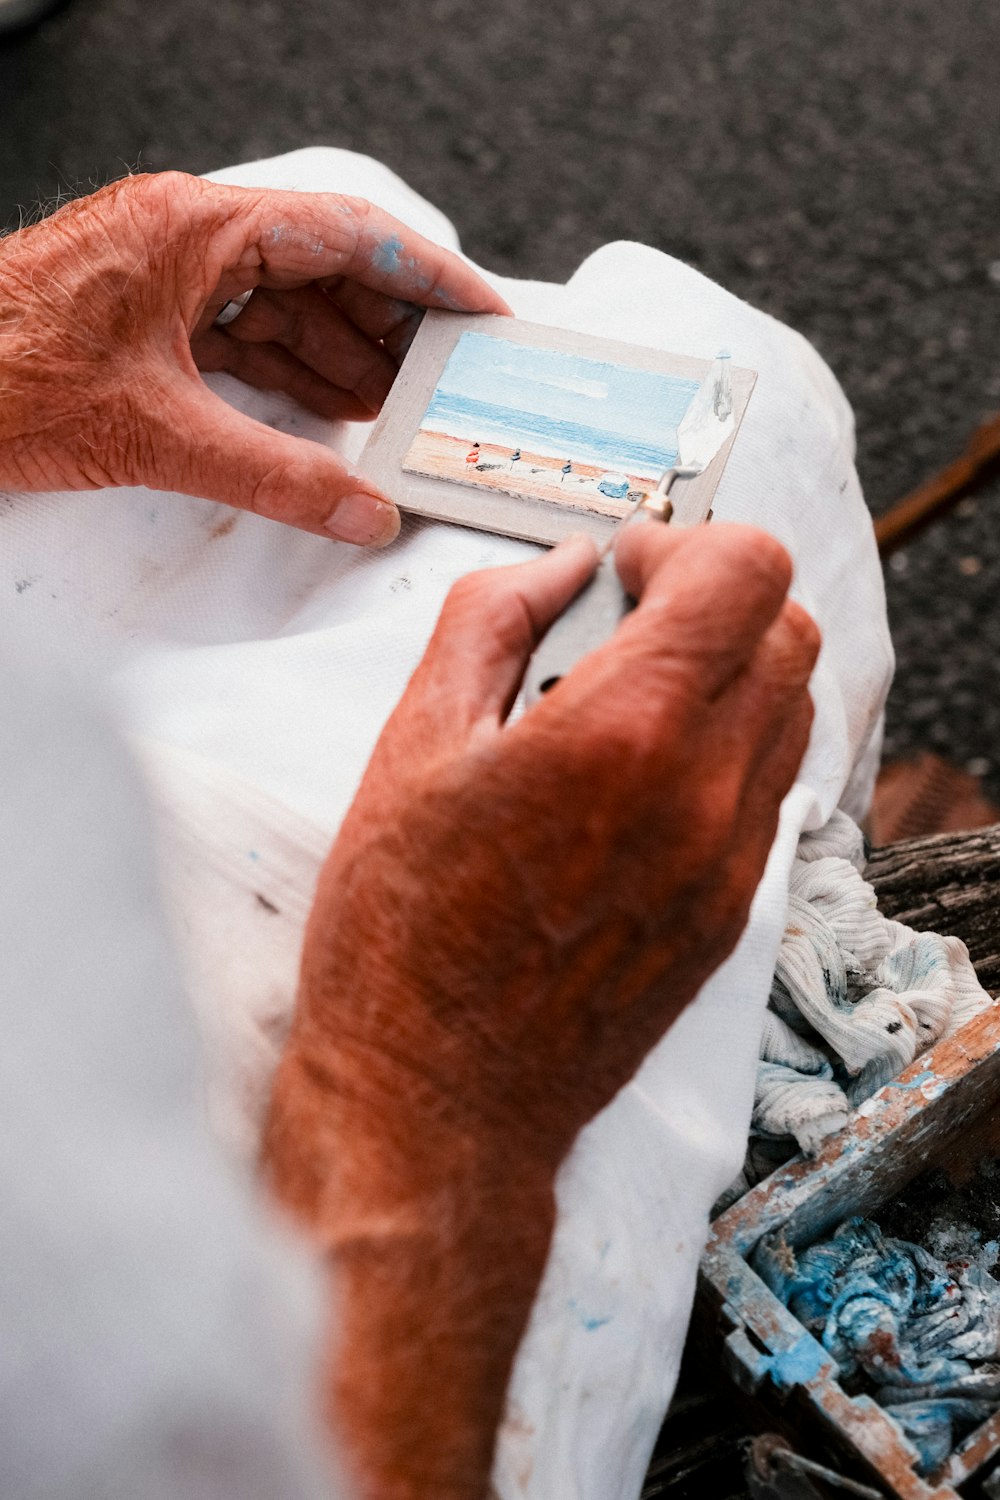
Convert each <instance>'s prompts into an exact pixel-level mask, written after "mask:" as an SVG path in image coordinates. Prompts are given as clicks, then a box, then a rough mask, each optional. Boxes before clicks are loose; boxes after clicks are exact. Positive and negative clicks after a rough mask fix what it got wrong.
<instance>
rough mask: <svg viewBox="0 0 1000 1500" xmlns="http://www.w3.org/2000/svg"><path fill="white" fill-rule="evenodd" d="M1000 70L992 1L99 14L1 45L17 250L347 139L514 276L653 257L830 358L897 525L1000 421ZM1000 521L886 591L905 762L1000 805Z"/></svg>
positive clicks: (123, 2)
mask: <svg viewBox="0 0 1000 1500" xmlns="http://www.w3.org/2000/svg"><path fill="white" fill-rule="evenodd" d="M998 56H1000V7H998V6H997V5H996V4H995V0H948V3H947V4H942V3H941V0H879V3H873V0H823V3H822V4H811V5H810V4H806V5H803V4H799V3H796V0H755V3H754V4H753V5H747V4H745V3H742V0H692V3H690V4H688V5H682V4H680V3H679V0H602V3H597V0H546V3H544V4H541V3H539V0H496V3H494V4H493V5H489V4H470V3H466V0H381V3H371V4H362V3H358V0H356V3H354V4H351V3H349V0H299V3H294V0H286V3H278V0H212V3H211V4H206V3H204V0H166V3H150V0H146V3H139V0H71V3H70V4H69V5H68V6H66V7H65V8H64V9H62V10H61V11H60V12H58V13H56V14H54V15H52V16H50V17H49V18H48V19H47V20H46V21H44V22H42V23H41V25H40V26H38V27H37V28H36V29H35V30H33V31H30V32H26V33H24V34H22V35H19V36H17V37H14V38H7V39H0V223H4V222H6V223H8V224H16V223H17V222H18V215H19V213H20V211H21V210H22V209H23V210H27V211H28V212H29V213H30V212H32V211H34V210H35V209H37V207H38V205H39V204H43V205H47V204H50V203H51V202H52V201H53V200H55V199H57V198H58V197H59V196H60V195H63V194H72V193H75V192H78V191H81V190H86V189H87V187H88V186H91V185H95V186H96V185H99V184H101V183H102V182H105V181H108V180H110V179H111V178H113V177H116V176H118V175H120V174H121V173H122V172H123V171H125V170H127V169H130V168H135V167H141V168H144V169H149V170H156V169H162V168H166V167H181V168H184V169H186V170H189V171H193V172H201V171H207V170H209V169H210V168H213V167H218V166H222V165H225V164H228V163H231V162H234V161H240V160H246V159H250V158H254V157H259V156H266V155H271V154H274V153H277V152H280V151H285V150H289V149H292V148H294V147H298V146H302V145H309V144H316V143H325V144H333V145H343V146H350V147H353V148H354V149H356V150H360V151H366V152H369V153H371V154H372V155H374V156H377V157H380V158H381V159H382V160H384V161H386V162H387V163H388V164H389V165H390V166H391V167H393V168H394V169H395V170H396V171H397V172H399V173H400V174H401V175H402V176H403V177H405V178H406V179H407V180H408V181H410V182H411V183H412V184H413V185H414V186H415V187H416V188H417V189H418V190H420V191H421V192H423V193H424V194H426V195H427V196H428V197H429V198H430V199H432V200H433V201H434V202H436V203H438V204H439V205H440V206H441V207H442V208H443V209H444V210H445V212H446V213H448V214H449V215H450V217H451V218H452V219H453V220H454V221H455V223H456V224H457V225H458V227H459V230H460V232H461V235H462V239H463V243H464V245H465V247H466V249H467V250H468V251H469V252H470V253H471V254H472V255H473V256H474V257H475V258H476V259H477V260H479V261H480V262H481V263H483V264H484V265H487V266H491V267H493V268H495V269H497V270H499V271H505V272H508V273H513V274H515V275H525V276H532V277H548V278H560V279H561V278H565V277H566V276H568V275H569V274H570V273H571V272H572V271H573V269H574V268H575V267H576V265H577V264H578V263H579V262H580V260H581V259H582V258H583V257H584V256H585V255H587V254H588V253H589V252H590V251H591V250H593V249H594V248H596V247H597V246H598V245H600V244H603V243H604V242H605V241H607V240H609V239H614V238H623V237H624V238H633V239H639V240H644V241H646V242H648V243H649V244H652V245H656V246H659V247H660V248H661V249H664V250H666V251H669V252H670V253H672V254H674V255H678V256H680V257H682V258H683V259H685V260H687V261H689V262H691V263H692V264H694V265H696V266H698V267H699V269H700V270H702V271H704V272H705V273H706V274H707V275H709V276H712V277H714V278H716V279H717V280H718V281H720V282H723V283H724V284H725V285H726V286H728V287H730V288H731V289H732V290H734V291H735V292H737V293H739V294H740V295H741V296H743V297H745V298H747V299H748V300H749V301H751V302H754V303H756V304H758V305H759V306H762V307H764V308H766V309H767V310H768V311H770V312H772V313H774V314H775V315H776V316H778V317H779V318H782V319H784V320H785V321H787V322H789V323H791V324H793V325H794V326H795V327H797V328H798V329H800V330H801V331H802V332H803V333H804V334H805V335H806V336H807V337H808V338H810V339H811V340H812V341H813V342H814V343H815V344H816V345H817V347H818V348H819V349H820V351H821V352H822V354H823V355H824V356H825V358H826V359H827V360H828V361H829V363H830V364H831V366H832V367H833V369H834V370H835V372H836V373H837V375H838V376H839V378H840V380H841V382H842V383H843V385H844V387H845V389H846V391H847V393H848V396H849V397H850V399H851V401H852V403H853V405H854V408H855V411H856V413H857V423H858V464H859V468H860V472H861V477H862V481H863V483H864V486H865V491H866V494H867V496H868V501H869V504H870V506H871V508H872V510H873V511H874V512H876V513H878V512H881V511H884V510H885V509H886V508H887V507H888V506H889V505H890V504H891V503H892V502H893V501H894V500H896V499H897V498H899V497H900V496H901V495H903V494H904V493H905V492H906V491H907V490H909V489H910V488H911V487H913V486H914V485H916V484H917V483H919V482H920V481H921V480H923V479H924V478H925V477H927V476H928V475H929V474H930V473H931V472H933V471H934V470H935V469H937V468H938V467H940V466H942V465H943V464H945V463H946V462H947V461H948V460H949V459H951V458H952V457H953V456H954V455H955V454H957V452H958V451H959V450H960V449H961V448H962V447H963V446H964V443H965V439H966V437H967V435H968V433H969V431H970V430H971V428H972V427H974V426H975V425H976V424H977V423H978V422H980V421H982V420H983V419H984V418H986V417H987V416H989V415H990V414H991V413H993V412H995V411H996V410H997V409H998V408H1000V364H998V360H997V350H998V338H997V333H998V327H1000V208H998V204H1000V195H998V189H1000V86H998V77H1000V74H998ZM780 483H781V476H780V474H776V475H775V484H776V485H777V484H780ZM998 507H1000V485H996V484H995V485H993V486H992V488H990V489H988V490H986V491H984V492H983V493H982V494H981V495H979V496H978V497H977V498H976V499H975V500H974V501H969V502H966V504H965V505H964V506H963V509H962V513H961V514H958V515H954V516H953V517H952V518H951V519H950V520H948V521H947V522H945V523H943V524H941V525H939V526H937V527H936V528H935V529H933V530H932V531H930V532H928V533H926V534H925V535H924V536H923V537H922V538H920V539H918V540H917V541H915V542H913V543H912V544H911V545H910V546H908V547H907V548H906V550H905V551H904V552H901V553H900V554H898V556H897V557H896V558H894V559H893V561H892V565H891V566H890V567H889V568H888V570H887V576H886V583H887V589H888V597H889V607H890V616H891V621H892V627H893V633H894V637H895V641H896V647H897V652H898V658H899V665H898V671H897V677H896V682H895V686H894V688H893V693H892V697H891V700H890V708H889V721H888V733H887V743H886V750H887V754H892V755H905V754H911V753H916V752H917V751H919V750H921V749H925V748H931V749H935V750H937V751H939V752H940V753H943V754H945V755H948V756H950V757H951V758H952V759H954V760H955V761H956V762H957V763H958V764H959V765H966V766H969V767H970V768H971V769H974V770H975V771H977V772H979V773H983V774H985V776H986V783H987V788H988V790H989V791H990V793H991V794H992V795H993V797H994V798H995V799H997V800H1000V603H998V601H997V599H996V593H997V584H998V581H1000V546H998V544H997V541H996V525H995V520H994V518H995V517H996V515H997V511H998ZM831 524H835V518H831Z"/></svg>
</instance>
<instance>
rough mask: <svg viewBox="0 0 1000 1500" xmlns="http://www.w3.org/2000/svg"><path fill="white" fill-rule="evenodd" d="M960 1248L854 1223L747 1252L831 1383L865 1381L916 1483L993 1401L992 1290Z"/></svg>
mask: <svg viewBox="0 0 1000 1500" xmlns="http://www.w3.org/2000/svg"><path fill="white" fill-rule="evenodd" d="M925 1076H926V1077H929V1078H933V1077H934V1075H933V1074H926V1075H925ZM968 1240H969V1244H968V1246H965V1247H960V1248H959V1250H958V1251H957V1252H953V1251H952V1250H951V1249H949V1251H948V1257H949V1258H948V1259H947V1260H943V1259H940V1258H938V1257H937V1256H934V1255H932V1254H931V1253H930V1251H928V1250H926V1249H924V1247H923V1246H921V1245H915V1244H911V1243H910V1242H909V1241H908V1240H897V1239H886V1238H884V1237H883V1235H882V1232H881V1230H880V1229H879V1227H878V1225H877V1224H874V1223H872V1222H871V1221H870V1220H868V1219H859V1218H856V1219H847V1220H845V1221H844V1223H843V1224H841V1225H840V1226H839V1228H838V1229H837V1230H836V1231H835V1233H834V1234H833V1236H832V1237H831V1238H830V1239H827V1240H823V1241H820V1242H819V1243H818V1244H815V1245H812V1246H811V1247H810V1248H809V1249H807V1250H805V1251H803V1252H802V1253H801V1255H796V1253H795V1251H794V1250H793V1249H792V1248H791V1246H790V1245H789V1244H788V1242H787V1240H786V1239H785V1237H784V1234H783V1233H782V1232H781V1231H778V1232H777V1233H775V1234H773V1235H769V1236H765V1238H764V1239H763V1240H762V1241H761V1243H760V1245H759V1246H758V1247H757V1250H756V1251H755V1253H754V1265H755V1268H756V1270H757V1271H758V1272H759V1274H760V1275H761V1277H762V1278H763V1280H764V1281H765V1282H766V1283H767V1285H768V1286H769V1287H770V1288H771V1290H772V1291H773V1292H774V1293H775V1295H776V1296H778V1297H780V1298H781V1300H782V1301H783V1302H784V1303H785V1304H786V1306H787V1307H788V1308H789V1310H790V1312H792V1313H793V1315H794V1316H795V1317H796V1318H798V1320H799V1322H800V1323H801V1324H802V1325H803V1327H804V1328H805V1329H806V1330H807V1332H808V1333H809V1334H812V1335H813V1336H814V1339H819V1340H820V1341H821V1343H822V1346H823V1348H824V1349H825V1350H826V1351H827V1352H828V1353H829V1354H830V1355H832V1356H833V1359H834V1360H835V1361H836V1364H837V1368H838V1371H839V1373H840V1375H841V1377H844V1378H850V1377H852V1376H866V1377H867V1378H868V1380H869V1381H870V1382H871V1389H872V1391H873V1394H874V1396H875V1400H876V1401H878V1402H879V1404H880V1405H882V1406H884V1407H885V1408H886V1409H887V1410H889V1412H890V1415H892V1416H893V1417H894V1418H895V1419H896V1420H897V1421H899V1422H900V1424H901V1426H902V1427H903V1429H904V1431H905V1432H906V1434H907V1436H908V1437H909V1438H910V1439H911V1441H912V1442H913V1443H914V1446H915V1447H916V1449H917V1451H918V1454H919V1455H920V1457H919V1465H918V1466H919V1469H920V1472H921V1473H927V1472H929V1470H930V1469H931V1468H933V1467H934V1466H935V1465H936V1464H937V1463H940V1462H941V1461H942V1459H943V1457H945V1456H946V1455H947V1454H948V1453H949V1452H950V1451H951V1448H952V1446H953V1444H954V1434H955V1430H956V1427H957V1428H959V1429H961V1430H963V1431H964V1430H967V1429H968V1427H969V1426H970V1425H971V1424H972V1423H974V1422H977V1421H982V1420H984V1419H985V1417H986V1416H988V1415H989V1414H990V1412H991V1411H992V1410H994V1408H995V1406H996V1403H997V1401H998V1400H1000V1365H998V1364H996V1363H994V1361H995V1360H996V1358H997V1355H998V1353H1000V1282H997V1281H995V1280H994V1279H993V1277H992V1276H990V1275H989V1274H988V1273H987V1271H986V1270H985V1269H984V1267H983V1265H982V1260H983V1258H984V1255H986V1254H987V1253H988V1249H989V1247H978V1246H977V1245H976V1243H975V1241H976V1235H975V1233H974V1232H973V1231H970V1233H969V1235H968ZM810 1342H812V1340H810ZM793 1348H795V1349H797V1348H798V1345H795V1346H793ZM772 1373H773V1374H774V1378H775V1379H776V1380H777V1379H778V1371H777V1368H776V1369H775V1370H774V1371H773V1372H772ZM782 1374H784V1371H782ZM901 1412H902V1413H903V1415H901V1414H900V1413H901Z"/></svg>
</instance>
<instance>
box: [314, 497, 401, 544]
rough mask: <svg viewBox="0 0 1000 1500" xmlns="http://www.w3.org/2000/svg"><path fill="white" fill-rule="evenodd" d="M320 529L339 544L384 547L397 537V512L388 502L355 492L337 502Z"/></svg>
mask: <svg viewBox="0 0 1000 1500" xmlns="http://www.w3.org/2000/svg"><path fill="white" fill-rule="evenodd" d="M323 529H324V530H325V531H328V532H329V533H330V535H331V536H335V537H337V538H339V540H340V541H342V542H355V543H357V545H358V546H361V547H370V546H375V547H384V546H385V544H386V543H387V542H391V541H392V540H393V538H394V537H396V536H398V535H399V511H398V510H397V509H396V507H395V506H394V505H393V504H392V503H391V502H390V501H388V500H380V499H379V498H378V496H376V495H366V494H363V493H362V492H361V491H360V490H359V491H358V493H357V494H355V495H345V496H344V497H343V499H342V500H339V501H338V502H337V508H336V510H335V511H333V513H332V514H331V515H329V516H328V517H327V519H326V520H325V521H324V522H323Z"/></svg>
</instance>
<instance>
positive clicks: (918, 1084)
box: [886, 1068, 936, 1089]
mask: <svg viewBox="0 0 1000 1500" xmlns="http://www.w3.org/2000/svg"><path fill="white" fill-rule="evenodd" d="M935 1076H936V1075H935V1074H934V1073H930V1072H928V1071H927V1069H926V1068H925V1069H924V1071H923V1072H922V1073H915V1074H914V1076H913V1077H912V1078H910V1079H908V1080H907V1082H906V1083H903V1081H902V1080H901V1079H899V1078H893V1079H891V1080H890V1081H889V1083H887V1084H886V1088H890V1089H919V1088H922V1087H923V1085H924V1084H925V1083H929V1082H930V1081H931V1079H932V1078H934V1077H935Z"/></svg>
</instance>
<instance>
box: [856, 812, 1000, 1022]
mask: <svg viewBox="0 0 1000 1500" xmlns="http://www.w3.org/2000/svg"><path fill="white" fill-rule="evenodd" d="M865 878H866V879H867V880H870V881H871V883H872V885H873V886H874V887H875V893H876V895H877V896H878V901H879V906H880V907H881V909H882V910H883V911H884V912H885V913H886V915H887V916H890V917H895V918H896V920H897V921H899V922H905V923H907V925H908V926H910V927H916V928H918V929H923V930H930V931H937V932H941V933H945V934H953V935H954V936H955V937H960V938H961V939H962V941H963V942H964V943H965V944H966V946H967V948H968V950H969V953H970V955H971V957H972V962H973V963H974V965H975V967H976V973H977V974H978V976H979V982H980V984H982V985H983V987H984V988H985V989H987V990H990V991H991V992H994V993H995V992H997V991H1000V823H994V824H991V825H990V826H989V827H988V828H976V829H973V830H972V831H971V832H969V833H938V834H932V835H930V836H929V837H927V838H919V839H907V840H906V841H905V842H902V843H898V844H887V845H886V846H885V847H884V848H882V849H874V850H873V851H872V854H871V858H870V859H869V861H868V866H867V868H866V870H865Z"/></svg>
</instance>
